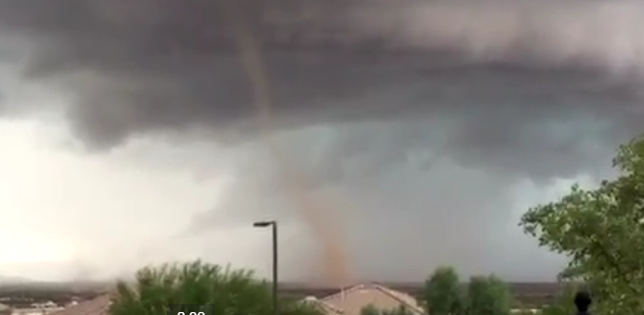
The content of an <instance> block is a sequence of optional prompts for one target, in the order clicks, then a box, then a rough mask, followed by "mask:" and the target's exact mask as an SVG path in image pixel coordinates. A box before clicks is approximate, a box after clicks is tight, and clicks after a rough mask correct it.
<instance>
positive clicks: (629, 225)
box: [520, 137, 644, 315]
mask: <svg viewBox="0 0 644 315" xmlns="http://www.w3.org/2000/svg"><path fill="white" fill-rule="evenodd" d="M613 166H614V168H615V169H616V170H617V171H618V172H619V175H618V176H617V177H616V178H614V179H612V180H604V181H602V182H601V184H600V185H599V187H597V188H595V189H582V188H580V187H579V185H573V186H572V188H571V191H570V192H569V193H568V194H567V195H566V196H564V197H562V198H561V199H560V200H558V201H556V202H552V203H548V204H544V205H539V206H537V207H534V208H532V209H530V210H529V211H528V212H527V213H526V214H525V215H524V216H523V217H522V219H521V223H520V225H521V226H523V228H524V230H525V232H526V233H528V234H530V235H532V236H534V237H536V238H537V239H538V240H539V244H540V245H541V246H544V247H547V248H549V249H550V250H552V251H554V252H557V253H560V254H563V255H565V256H567V257H569V259H570V262H569V266H568V268H567V269H566V270H565V271H564V272H562V277H564V278H566V279H569V280H576V281H584V282H586V283H587V284H588V285H589V286H590V287H591V288H592V293H593V296H594V297H595V301H596V303H597V304H596V307H595V309H596V310H597V311H598V312H600V313H602V314H606V315H611V314H622V315H629V314H636V313H638V314H640V313H641V312H642V309H644V294H643V293H644V292H643V291H644V226H643V224H644V138H642V137H639V138H635V139H633V140H631V141H630V142H629V143H627V144H626V145H622V146H620V148H619V150H618V152H617V155H616V157H615V158H614V159H613Z"/></svg>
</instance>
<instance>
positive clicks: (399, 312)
mask: <svg viewBox="0 0 644 315" xmlns="http://www.w3.org/2000/svg"><path fill="white" fill-rule="evenodd" d="M360 315H415V314H414V313H413V312H412V311H410V310H408V309H407V308H405V307H404V306H402V305H401V306H399V307H395V308H392V309H379V308H377V307H376V306H374V305H373V304H369V305H367V306H365V307H363V308H362V309H361V310H360Z"/></svg>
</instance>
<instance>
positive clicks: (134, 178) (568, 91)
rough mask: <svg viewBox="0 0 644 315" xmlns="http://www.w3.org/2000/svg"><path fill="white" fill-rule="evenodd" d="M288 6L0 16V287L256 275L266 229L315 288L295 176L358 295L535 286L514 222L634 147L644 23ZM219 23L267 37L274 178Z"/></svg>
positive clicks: (221, 1)
mask: <svg viewBox="0 0 644 315" xmlns="http://www.w3.org/2000/svg"><path fill="white" fill-rule="evenodd" d="M233 3H234V4H233ZM297 3H299V4H298V5H294V4H293V3H291V2H290V1H286V0H279V1H274V2H271V4H270V5H268V6H267V7H264V8H259V7H257V5H256V3H255V2H252V1H251V0H248V1H236V2H230V1H227V0H217V1H209V2H205V1H198V0H184V1H181V2H180V5H179V2H176V1H170V0H159V1H145V0H128V1H117V0H109V1H108V0H82V1H81V0H49V1H46V2H45V1H38V0H20V1H13V0H12V1H6V2H3V3H0V38H2V39H3V41H2V43H3V44H2V45H3V46H2V47H1V48H0V58H1V59H0V60H2V75H1V77H0V91H1V92H2V101H1V102H0V117H2V120H0V145H1V146H2V147H3V150H2V152H3V153H2V159H1V161H2V163H0V174H2V176H0V187H2V189H1V190H0V208H1V209H2V211H3V220H2V221H1V222H0V225H2V228H0V231H2V232H1V233H5V234H4V235H7V237H3V238H2V239H5V240H6V239H8V238H9V237H8V236H9V235H11V239H12V241H11V242H8V241H3V242H2V244H0V250H2V251H3V252H4V253H7V254H3V258H1V261H0V274H2V273H4V274H11V275H13V274H19V275H24V276H29V277H36V278H43V279H69V278H87V277H110V276H115V275H123V274H127V273H128V272H130V271H131V270H132V269H133V268H136V267H138V266H140V265H142V264H145V263H149V262H158V261H163V260H176V259H179V260H184V259H190V258H194V257H203V258H205V259H208V260H212V261H216V262H222V263H225V262H231V263H233V264H235V265H239V266H247V267H252V268H256V269H258V271H260V273H262V274H266V272H267V271H268V270H269V269H268V268H269V267H270V265H269V259H268V258H269V249H268V244H269V243H268V234H267V232H266V231H260V230H256V229H252V228H251V227H249V226H250V223H251V222H252V221H254V220H257V219H262V218H277V219H279V220H280V222H282V226H283V229H282V232H283V233H282V238H281V241H282V244H283V245H282V247H281V248H282V253H283V256H282V257H283V265H282V268H283V269H284V271H283V274H284V275H285V276H287V277H289V278H291V279H300V280H310V279H317V278H319V277H320V274H322V273H321V269H322V267H323V266H321V265H323V264H324V259H323V258H322V257H321V256H324V255H323V253H324V251H323V250H322V249H321V247H322V244H321V242H320V240H319V237H317V238H316V237H315V235H314V233H312V231H311V226H310V225H307V224H305V223H304V222H303V218H302V209H298V207H299V206H298V204H297V203H295V202H294V201H293V196H292V195H293V191H292V190H290V189H285V187H284V182H283V180H284V177H285V176H290V175H292V174H300V175H302V176H305V177H306V178H307V181H306V183H305V184H303V185H302V186H303V187H301V189H300V190H298V191H299V193H298V194H306V195H307V196H308V197H310V198H312V199H311V200H315V201H314V203H315V204H316V205H322V204H324V206H320V207H321V208H322V209H323V211H321V212H324V213H325V215H326V217H325V218H324V219H325V220H328V222H330V223H328V224H326V226H327V227H328V229H329V230H330V231H331V233H330V234H332V235H333V237H334V238H335V239H336V240H335V241H334V242H335V243H340V244H341V245H342V246H341V247H342V249H343V250H344V251H346V255H347V256H348V257H347V259H346V260H347V262H346V263H347V265H348V268H350V269H351V275H352V277H353V278H356V279H378V280H420V279H422V277H424V276H425V275H426V274H428V273H429V272H430V271H431V270H432V269H433V268H434V267H436V266H438V265H439V264H454V265H456V266H457V267H458V268H459V269H460V270H461V271H462V273H463V274H465V275H471V274H476V273H488V272H495V273H497V274H499V275H501V276H503V277H505V278H507V279H510V280H552V279H553V278H554V275H555V274H556V272H557V271H558V270H559V268H560V267H561V263H562V260H561V259H559V258H557V257H553V256H552V255H550V254H548V253H545V252H544V251H543V250H539V249H538V248H537V246H536V243H535V242H534V241H533V240H531V239H529V238H528V237H525V236H523V235H522V233H521V231H520V229H519V228H518V227H517V223H518V219H519V217H520V216H521V213H523V212H524V211H525V210H526V209H527V208H528V207H530V206H532V205H535V204H536V203H539V202H544V201H547V200H552V199H553V198H556V197H557V196H559V195H560V194H561V193H562V192H565V190H566V189H567V187H568V186H569V185H570V184H571V183H573V182H575V181H582V182H583V183H584V184H586V185H592V184H593V183H594V182H595V181H596V180H597V178H601V177H604V176H608V175H609V174H610V172H609V166H610V158H611V156H612V154H613V152H614V149H615V148H616V146H617V145H618V144H619V143H620V142H622V141H625V140H627V139H629V138H630V137H632V136H635V135H637V134H638V133H639V132H641V129H642V128H641V127H640V122H641V121H642V118H644V114H643V113H644V111H643V108H642V105H641V104H640V102H641V98H642V97H641V95H639V94H638V93H637V90H638V88H639V85H640V84H641V79H640V75H641V71H640V69H641V67H642V64H643V63H642V61H643V60H642V59H641V52H642V51H644V42H643V41H642V39H641V37H640V36H639V34H640V33H641V31H643V30H644V24H642V22H641V21H642V19H641V18H642V15H644V14H642V13H640V12H644V11H642V10H641V9H643V8H644V5H643V4H640V3H639V2H625V1H624V2H616V1H612V2H588V1H583V2H582V1H568V2H565V3H555V2H549V1H541V2H539V3H538V4H537V3H528V2H525V1H520V0H515V1H486V2H477V3H476V4H474V3H470V2H468V1H460V2H436V1H422V0H406V1H399V2H396V4H395V5H394V4H392V3H389V2H387V1H384V0H383V1H378V0H354V1H344V2H335V1H319V0H310V1H306V3H305V4H304V2H297ZM223 8H228V9H231V8H232V11H226V12H229V13H230V14H233V15H234V16H235V17H236V18H237V19H236V20H237V21H245V22H251V24H249V25H251V26H252V27H255V28H257V29H262V32H261V33H260V35H258V37H259V38H261V40H262V42H263V50H264V53H263V58H264V62H265V65H266V67H267V69H268V73H269V76H270V79H271V91H272V94H273V97H274V105H273V108H272V110H273V114H274V116H273V120H274V122H275V124H276V126H277V128H276V130H275V132H274V133H272V135H271V136H270V137H271V139H272V140H273V141H274V142H275V143H276V146H277V148H278V150H279V152H280V153H281V156H282V157H283V159H284V160H283V161H281V162H282V163H283V164H285V165H287V166H288V169H281V168H279V167H278V166H279V164H277V163H276V162H275V161H274V160H272V159H271V156H269V155H267V153H266V151H265V150H264V147H263V145H262V143H261V142H259V141H258V140H257V137H256V134H257V128H254V127H253V126H255V122H254V121H255V119H256V116H257V115H256V108H255V106H254V105H253V102H252V97H251V91H252V89H251V86H250V83H249V81H248V79H247V76H246V75H245V73H244V72H243V67H242V66H241V65H240V63H239V58H238V56H237V55H236V54H235V46H234V45H233V41H232V40H234V38H233V36H232V35H230V34H231V27H230V25H231V23H227V22H226V23H225V22H222V21H230V19H228V20H227V19H224V18H223V17H222V16H221V14H222V13H221V12H224V9H223ZM231 12H233V13H231ZM260 15H261V16H264V17H265V20H264V22H262V23H263V24H262V23H260V22H258V19H257V17H258V16H260ZM213 21H214V22H213ZM232 34H234V33H232ZM5 39H6V40H5ZM4 43H8V44H4ZM4 216H6V218H8V220H5V219H4ZM327 232H329V231H327ZM22 261H31V262H34V261H35V262H34V263H32V264H20V263H18V262H22ZM45 265H49V266H54V267H51V268H43V267H42V266H45ZM34 266H39V267H34Z"/></svg>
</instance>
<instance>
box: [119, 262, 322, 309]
mask: <svg viewBox="0 0 644 315" xmlns="http://www.w3.org/2000/svg"><path fill="white" fill-rule="evenodd" d="M116 293H117V294H116V295H115V297H114V298H113V301H112V304H111V306H110V314H111V315H167V314H168V310H169V308H170V306H172V305H175V306H177V305H191V306H190V307H189V308H188V307H186V308H185V309H174V311H175V312H176V311H180V310H182V311H188V312H189V311H197V310H195V309H194V308H195V305H209V307H208V309H204V310H203V311H205V312H206V314H227V315H249V314H253V315H270V314H272V313H271V312H272V294H271V290H270V286H268V284H267V283H266V282H265V281H260V280H257V279H255V278H254V277H253V273H252V272H251V271H247V270H233V269H231V268H229V267H226V268H222V267H221V266H218V265H211V264H206V263H202V262H201V261H196V262H192V263H186V264H182V265H180V264H165V265H162V266H160V267H147V268H143V269H141V270H139V271H138V272H137V274H136V283H135V284H127V283H125V282H120V283H118V285H117V292H116ZM186 314H187V312H186ZM282 314H284V315H319V314H320V313H319V312H317V311H316V310H315V309H313V308H311V307H309V306H306V305H304V304H299V303H298V304H294V303H288V304H285V305H284V306H283V308H282Z"/></svg>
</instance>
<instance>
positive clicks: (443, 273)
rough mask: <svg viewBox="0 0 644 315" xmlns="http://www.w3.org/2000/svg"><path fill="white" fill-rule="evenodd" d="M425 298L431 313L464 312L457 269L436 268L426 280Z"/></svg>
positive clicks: (448, 314) (452, 313)
mask: <svg viewBox="0 0 644 315" xmlns="http://www.w3.org/2000/svg"><path fill="white" fill-rule="evenodd" d="M423 300H424V302H425V304H426V305H425V307H426V309H427V312H428V313H429V314H432V315H459V314H462V313H463V307H464V300H463V294H462V290H461V288H460V284H459V279H458V273H456V270H455V269H454V268H452V267H446V266H443V267H439V268H437V269H436V270H434V273H433V274H432V275H431V276H429V278H427V280H425V286H424V289H423Z"/></svg>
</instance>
